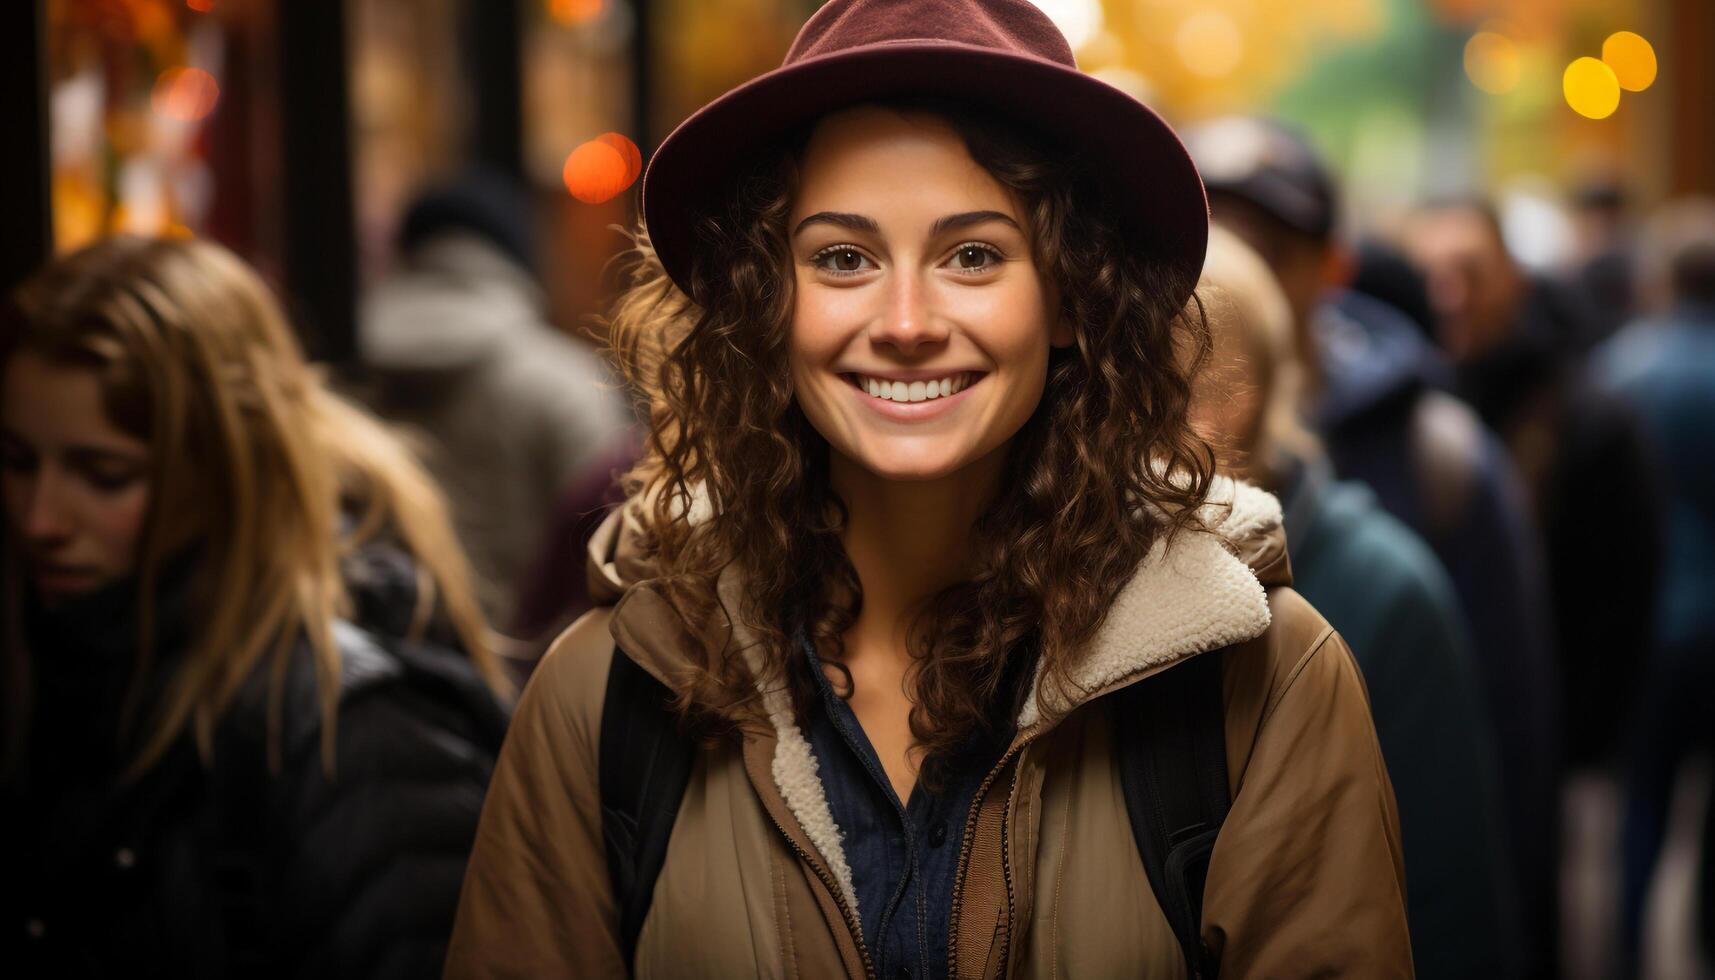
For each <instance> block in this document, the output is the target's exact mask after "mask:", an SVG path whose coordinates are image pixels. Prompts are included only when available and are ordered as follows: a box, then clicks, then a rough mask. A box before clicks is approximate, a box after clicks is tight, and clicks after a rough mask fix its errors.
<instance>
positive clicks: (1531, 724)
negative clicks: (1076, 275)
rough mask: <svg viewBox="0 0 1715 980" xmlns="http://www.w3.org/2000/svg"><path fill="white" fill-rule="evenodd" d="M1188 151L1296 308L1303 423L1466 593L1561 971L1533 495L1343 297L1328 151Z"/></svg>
mask: <svg viewBox="0 0 1715 980" xmlns="http://www.w3.org/2000/svg"><path fill="white" fill-rule="evenodd" d="M1186 142H1187V145H1188V146H1189V148H1190V150H1191V153H1192V156H1193V157H1194V158H1195V159H1196V160H1197V164H1198V167H1199V169H1200V171H1201V173H1202V174H1203V178H1204V181H1205V183H1206V184H1207V186H1208V188H1209V200H1210V208H1211V212H1212V215H1213V220H1214V221H1215V222H1216V223H1217V224H1219V225H1222V226H1224V227H1226V228H1228V229H1230V230H1231V231H1233V232H1234V233H1235V234H1237V235H1238V236H1239V237H1240V238H1242V239H1243V240H1244V241H1245V242H1246V244H1248V245H1250V246H1251V247H1252V248H1253V249H1255V250H1256V251H1257V253H1258V254H1260V255H1261V256H1262V257H1263V259H1264V260H1265V261H1266V262H1267V263H1268V266H1269V268H1270V269H1271V270H1273V272H1274V273H1275V276H1276V278H1277V280H1278V281H1279V283H1280V286H1281V289H1282V291H1283V292H1284V293H1285V294H1286V298H1287V303H1288V305H1289V306H1290V307H1291V309H1292V321H1293V333H1294V338H1295V341H1296V345H1297V348H1298V351H1299V355H1300V357H1301V359H1302V361H1303V363H1304V366H1305V376H1306V384H1305V392H1304V396H1305V404H1306V417H1307V418H1308V420H1309V421H1310V422H1311V425H1312V427H1313V428H1314V429H1315V430H1316V432H1317V434H1318V435H1319V436H1320V437H1321V439H1322V442H1323V445H1324V446H1325V448H1326V450H1327V453H1328V458H1329V459H1330V460H1331V461H1332V463H1333V467H1334V472H1335V474H1336V475H1338V476H1340V477H1341V478H1343V479H1348V480H1355V481H1358V482H1361V483H1364V484H1367V485H1368V486H1369V487H1370V488H1371V489H1372V490H1374V491H1375V494H1376V499H1377V501H1378V502H1379V503H1380V504H1381V505H1382V507H1383V508H1384V509H1385V510H1387V511H1388V513H1390V514H1392V515H1393V516H1394V517H1396V518H1398V519H1399V520H1400V521H1402V522H1404V523H1405V524H1406V525H1407V526H1409V527H1410V528H1411V529H1412V530H1413V531H1416V532H1417V533H1418V534H1419V535H1421V536H1422V537H1423V539H1424V540H1425V541H1427V542H1428V543H1429V545H1430V547H1431V548H1433V549H1434V551H1435V554H1436V556H1437V557H1438V558H1439V559H1440V560H1441V562H1442V564H1443V565H1445V566H1446V568H1447V571H1448V573H1449V575H1450V576H1451V578H1452V580H1453V585H1454V588H1455V589H1456V590H1457V592H1458V598H1459V604H1460V607H1461V609H1462V610H1463V611H1464V614H1465V619H1466V622H1467V623H1468V625H1469V627H1470V630H1471V639H1472V643H1473V646H1474V650H1475V653H1476V662H1477V666H1478V669H1479V672H1480V676H1481V679H1482V681H1483V686H1484V694H1485V699H1486V702H1487V705H1488V709H1489V712H1490V717H1491V719H1492V721H1493V724H1494V730H1495V734H1496V737H1497V739H1498V747H1499V750H1500V756H1501V784H1502V789H1503V791H1504V792H1505V794H1506V801H1507V833H1508V850H1509V853H1510V854H1511V856H1512V860H1513V863H1514V874H1515V878H1516V881H1517V882H1518V885H1519V890H1520V891H1519V897H1520V902H1521V911H1522V913H1523V920H1524V922H1523V925H1524V929H1525V931H1526V938H1525V939H1524V941H1523V942H1522V943H1521V946H1524V947H1525V948H1527V949H1529V950H1530V953H1529V955H1528V956H1527V959H1526V962H1525V964H1524V965H1525V972H1526V974H1527V975H1541V974H1544V973H1551V972H1552V964H1553V962H1554V957H1555V943H1554V940H1553V935H1554V923H1555V917H1556V916H1557V914H1558V913H1557V908H1558V894H1559V889H1558V885H1557V870H1556V869H1557V867H1558V861H1559V849H1558V846H1557V843H1556V842H1557V840H1558V837H1559V835H1558V830H1557V828H1558V824H1559V818H1558V812H1559V803H1558V799H1557V793H1558V774H1559V758H1560V749H1559V744H1558V743H1559V732H1558V725H1559V701H1560V682H1559V677H1558V674H1557V670H1556V667H1555V662H1554V659H1553V655H1552V650H1551V648H1550V646H1549V638H1550V615H1549V606H1548V596H1547V585H1546V574H1547V573H1546V569H1545V567H1544V556H1543V546H1542V542H1541V540H1540V538H1539V536H1538V534H1537V531H1536V529H1535V527H1534V526H1533V524H1532V522H1531V519H1530V515H1529V510H1528V503H1527V499H1526V490H1525V486H1524V484H1523V481H1522V479H1521V478H1520V477H1519V475H1518V473H1517V471H1516V469H1515V468H1514V466H1513V463H1512V461H1511V459H1510V457H1509V456H1508V454H1507V450H1506V447H1505V446H1504V445H1503V444H1502V443H1501V441H1500V440H1499V438H1498V437H1497V436H1496V435H1495V434H1494V433H1492V432H1490V431H1489V430H1488V429H1487V428H1485V427H1484V425H1483V424H1482V422H1481V420H1480V419H1479V418H1478V417H1477V415H1476V414H1475V413H1474V412H1473V411H1472V410H1471V408H1470V407H1469V406H1468V405H1466V404H1465V403H1464V402H1462V401H1460V400H1459V399H1457V398H1455V397H1454V396H1453V395H1451V394H1448V393H1447V392H1446V390H1444V389H1445V388H1447V387H1450V386H1451V385H1452V383H1453V379H1452V375H1451V372H1450V371H1449V369H1448V368H1447V366H1446V364H1445V362H1444V360H1443V359H1442V358H1441V356H1440V355H1439V354H1438V353H1437V352H1436V350H1435V349H1434V347H1433V346H1432V345H1431V343H1430V341H1429V340H1428V339H1427V338H1425V337H1424V336H1423V334H1422V332H1421V331H1420V330H1419V329H1418V328H1416V327H1414V326H1413V325H1412V324H1411V322H1410V320H1409V319H1408V317H1407V316H1406V314H1403V313H1401V312H1400V311H1399V310H1397V309H1395V308H1394V307H1392V306H1389V305H1387V304H1386V303H1383V302H1380V301H1378V300H1376V299H1374V298H1373V297H1371V296H1367V295H1361V294H1358V293H1356V292H1353V291H1351V290H1349V289H1347V288H1346V286H1347V280H1348V278H1349V276H1350V271H1351V266H1352V261H1351V259H1350V257H1349V255H1348V251H1347V249H1346V248H1345V246H1344V245H1343V243H1342V242H1341V240H1340V236H1339V234H1338V220H1337V211H1338V191H1337V188H1336V186H1335V183H1334V177H1333V174H1331V173H1330V172H1329V170H1328V167H1327V165H1326V164H1325V163H1324V162H1323V160H1322V159H1321V157H1320V156H1319V155H1318V154H1317V153H1316V152H1315V150H1314V149H1312V148H1311V147H1310V145H1309V144H1308V143H1307V142H1306V141H1305V140H1304V139H1303V138H1302V137H1300V136H1299V135H1298V134H1296V133H1294V132H1292V131H1291V130H1289V129H1287V128H1286V127H1284V126H1282V125H1280V124H1277V123H1274V122H1271V121H1268V120H1263V119H1256V118H1251V117H1242V116H1235V117H1225V118H1221V119H1216V120H1212V121H1210V122H1207V123H1203V124H1202V125H1200V126H1199V127H1197V128H1196V129H1194V130H1192V131H1190V132H1189V133H1188V134H1187V138H1186Z"/></svg>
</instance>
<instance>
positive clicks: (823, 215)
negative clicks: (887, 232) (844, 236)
mask: <svg viewBox="0 0 1715 980" xmlns="http://www.w3.org/2000/svg"><path fill="white" fill-rule="evenodd" d="M818 222H821V223H826V224H830V225H838V226H840V227H841V228H849V229H851V230H852V231H867V232H871V233H875V232H879V231H881V226H880V225H878V224H876V223H875V219H874V218H866V217H864V216H863V215H861V214H848V213H846V212H844V211H817V212H816V213H815V214H812V215H810V216H809V217H808V218H805V219H804V220H803V221H800V222H798V227H796V228H794V229H792V236H793V237H794V238H796V237H797V236H798V234H799V233H801V232H802V231H803V230H804V229H805V228H806V227H808V226H809V225H812V224H816V223H818Z"/></svg>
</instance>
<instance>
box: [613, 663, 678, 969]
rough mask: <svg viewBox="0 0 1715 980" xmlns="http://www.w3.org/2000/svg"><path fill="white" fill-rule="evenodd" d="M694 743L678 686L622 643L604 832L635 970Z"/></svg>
mask: <svg viewBox="0 0 1715 980" xmlns="http://www.w3.org/2000/svg"><path fill="white" fill-rule="evenodd" d="M693 750H694V745H693V744H692V740H691V739H689V738H686V737H685V736H684V735H683V734H682V733H681V732H680V731H679V722H678V717H677V715H676V714H675V712H674V711H673V707H672V692H670V691H668V690H667V686H666V685H665V684H662V683H661V682H660V681H658V680H656V679H655V678H654V677H653V676H651V675H650V674H649V673H648V672H647V671H645V670H644V669H643V668H642V667H639V666H637V663H636V662H635V661H633V660H632V659H631V657H630V656H628V655H627V654H626V653H625V652H624V651H623V650H620V649H619V648H618V647H617V646H616V647H614V651H613V665H612V666H611V667H610V668H609V669H608V673H607V694H606V697H605V699H604V701H603V707H602V713H601V749H600V752H601V761H600V766H601V770H600V778H601V835H602V841H603V843H604V844H606V846H607V871H608V878H609V880H611V881H612V883H613V894H614V904H615V905H616V906H617V907H618V909H619V941H620V951H621V952H622V953H624V955H625V962H626V965H627V969H628V970H629V969H630V966H631V961H632V958H633V957H634V956H635V955H636V953H637V937H638V934H639V933H641V932H642V931H643V919H644V917H645V916H647V915H648V914H649V905H650V903H651V902H652V901H653V899H654V896H655V879H656V878H658V877H660V875H661V865H662V863H663V862H664V861H665V860H666V859H667V841H668V839H669V838H670V837H672V835H673V821H674V819H675V818H676V817H677V816H678V814H679V803H680V801H681V800H683V799H684V796H685V786H686V784H687V783H689V782H690V779H691V762H692V756H693V754H694V751H693Z"/></svg>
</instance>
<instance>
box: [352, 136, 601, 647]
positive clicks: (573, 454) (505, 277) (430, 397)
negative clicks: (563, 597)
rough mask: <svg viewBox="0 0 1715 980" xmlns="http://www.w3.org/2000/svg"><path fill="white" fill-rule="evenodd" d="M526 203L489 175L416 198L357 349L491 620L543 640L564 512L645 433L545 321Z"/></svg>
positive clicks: (369, 302)
mask: <svg viewBox="0 0 1715 980" xmlns="http://www.w3.org/2000/svg"><path fill="white" fill-rule="evenodd" d="M531 207H532V205H531V201H530V199H529V195H528V194H527V193H526V192H525V190H524V188H523V187H521V186H519V185H518V183H517V182H516V181H514V180H512V179H511V178H508V177H506V176H504V175H502V174H500V173H497V172H494V171H489V170H485V169H472V170H470V171H467V172H465V173H463V174H460V175H459V176H457V177H456V178H454V179H452V180H450V181H448V182H446V183H444V184H438V185H435V186H432V187H430V188H428V189H426V190H425V191H424V192H423V193H422V194H420V195H419V196H418V197H417V198H416V200H415V201H413V202H412V204H411V206H410V207H409V208H407V209H406V212H405V215H404V218H403V219H402V221H401V223H400V229H399V238H398V246H399V257H398V261H397V263H396V265H395V266H394V268H393V269H391V270H390V271H389V273H388V275H387V276H386V277H385V278H384V279H382V280H381V281H380V282H379V283H377V284H376V286H375V288H374V289H373V290H371V291H370V293H369V294H368V295H367V296H365V297H364V304H363V311H362V314H363V315H362V319H361V324H360V329H359V331H358V354H359V357H360V359H361V361H362V366H363V368H364V370H365V371H366V372H367V375H368V380H369V381H370V382H371V385H370V389H371V390H370V391H369V394H370V395H371V401H372V402H373V405H374V407H375V409H376V410H377V412H378V413H379V414H381V415H383V416H385V417H386V418H388V419H390V420H392V421H394V422H397V423H401V424H403V425H406V426H408V427H410V429H412V430H413V431H415V432H418V433H421V434H422V435H423V436H424V437H425V440H426V441H428V442H429V444H430V445H429V449H430V451H429V452H428V453H426V457H427V461H428V463H429V465H430V467H431V468H432V471H433V473H434V475H435V479H436V480H437V481H438V482H439V483H440V484H441V486H442V487H444V488H445V489H446V493H447V498H448V501H449V502H450V503H451V504H452V508H453V519H454V521H455V523H456V525H457V527H458V533H459V540H460V542H461V543H462V544H463V545H464V546H465V548H466V549H467V550H468V551H469V552H470V557H471V564H472V565H473V566H475V570H476V572H477V577H478V580H479V581H480V582H481V583H482V589H483V592H482V600H483V605H484V607H485V609H486V611H487V612H488V615H489V619H490V620H491V621H492V622H494V623H495V624H496V626H497V627H498V628H499V629H501V630H503V631H506V632H508V633H515V632H516V633H519V634H521V635H523V636H524V637H526V638H527V639H531V640H534V639H536V637H535V635H534V634H531V633H528V632H526V631H524V630H522V629H519V627H521V626H526V625H535V624H525V623H523V622H521V617H520V616H519V615H518V612H519V609H520V606H521V603H520V601H519V600H520V597H521V596H523V595H526V594H531V593H533V592H535V591H537V587H536V585H535V582H534V580H533V578H532V576H531V574H530V573H531V572H532V565H533V562H534V561H535V559H536V558H537V555H538V554H539V553H540V552H542V551H543V550H544V547H545V544H544V543H545V542H546V541H549V540H552V536H551V534H550V529H551V527H553V526H554V524H555V514H556V509H557V508H558V507H559V505H560V501H561V499H562V497H563V496H564V495H565V494H567V492H568V491H571V490H573V489H574V488H575V487H576V486H577V485H579V484H580V483H584V482H588V480H589V479H590V478H591V476H592V475H595V474H600V476H601V477H602V478H610V477H611V474H612V472H613V470H614V469H615V468H616V467H617V466H623V465H625V463H626V462H628V461H629V458H630V454H631V452H632V449H631V444H632V442H633V441H634V439H635V437H634V436H633V434H632V429H633V420H632V417H631V413H630V411H628V407H627V405H626V403H625V400H624V398H623V397H622V396H621V395H620V394H619V393H618V392H617V391H616V390H615V387H616V386H615V384H614V382H613V378H612V377H611V375H610V374H609V373H608V372H607V371H606V370H605V368H604V366H603V365H602V363H601V360H600V358H599V357H597V355H596V353H595V351H593V350H591V349H590V348H589V345H587V344H584V343H581V342H580V341H577V340H574V339H572V338H571V337H568V336H566V334H565V333H563V332H562V331H560V330H558V329H557V328H555V327H554V326H553V325H551V324H550V323H548V321H547V314H548V310H547V296H546V294H545V293H544V291H543V289H542V286H541V284H540V283H539V282H538V281H537V278H536V277H537V274H538V270H537V265H538V262H539V260H538V256H537V251H538V249H537V246H536V229H535V223H534V221H533V220H532V214H531ZM596 500H597V501H599V495H598V496H597V498H596ZM586 509H587V505H586ZM573 601H575V597H573ZM531 618H533V619H537V620H540V619H542V618H544V617H542V616H541V615H540V614H537V615H535V616H533V617H531Z"/></svg>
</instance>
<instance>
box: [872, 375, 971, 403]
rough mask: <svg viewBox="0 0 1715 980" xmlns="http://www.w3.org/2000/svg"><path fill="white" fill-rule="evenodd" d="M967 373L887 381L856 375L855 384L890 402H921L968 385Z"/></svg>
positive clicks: (969, 381)
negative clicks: (927, 378) (914, 379)
mask: <svg viewBox="0 0 1715 980" xmlns="http://www.w3.org/2000/svg"><path fill="white" fill-rule="evenodd" d="M970 383H971V375H970V374H969V373H968V372H967V373H960V374H953V375H948V376H947V377H945V378H936V379H934V380H932V381H888V380H885V379H882V378H871V377H866V376H864V375H858V376H857V386H858V387H859V388H860V389H862V390H863V391H866V392H868V393H869V394H870V396H871V397H874V398H881V399H885V400H887V401H891V402H921V401H930V400H932V399H936V398H945V397H947V396H948V395H956V394H958V393H959V392H961V391H964V390H965V389H966V388H967V387H969V386H970Z"/></svg>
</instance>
